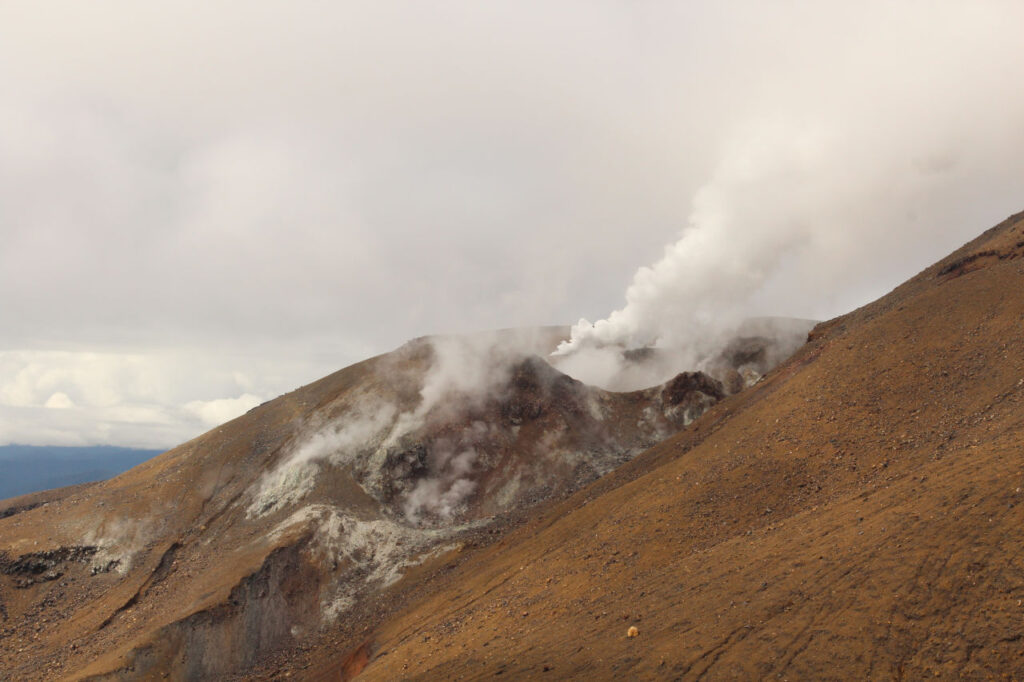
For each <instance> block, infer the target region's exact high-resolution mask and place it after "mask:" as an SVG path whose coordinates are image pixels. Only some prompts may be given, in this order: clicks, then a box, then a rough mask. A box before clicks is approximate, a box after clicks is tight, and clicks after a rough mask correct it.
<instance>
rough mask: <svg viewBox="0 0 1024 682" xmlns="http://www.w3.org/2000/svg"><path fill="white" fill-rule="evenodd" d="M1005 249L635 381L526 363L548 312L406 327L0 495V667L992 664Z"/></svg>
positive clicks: (301, 675) (999, 547)
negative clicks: (410, 334)
mask: <svg viewBox="0 0 1024 682" xmlns="http://www.w3.org/2000/svg"><path fill="white" fill-rule="evenodd" d="M1022 256H1024V214H1021V215H1018V216H1014V217H1012V218H1010V219H1008V220H1007V221H1005V222H1003V223H1002V224H1000V225H998V226H996V227H995V228H993V229H991V230H989V231H987V232H985V233H984V234H982V235H981V236H980V237H979V238H978V239H976V240H974V241H973V242H971V243H969V244H967V245H965V246H964V247H963V248H961V249H960V250H958V251H957V252H955V253H954V254H951V255H950V256H949V257H947V258H946V259H944V260H942V261H940V262H939V263H937V264H935V265H933V266H932V267H930V268H928V269H926V270H925V271H923V272H922V273H920V274H919V275H917V276H916V277H914V278H912V279H911V280H909V281H908V282H906V283H905V284H903V285H901V286H900V287H898V288H897V289H895V290H894V291H893V292H891V293H890V294H888V295H887V296H885V297H883V298H881V299H879V300H878V301H876V302H874V303H871V304H869V305H867V306H865V307H863V308H861V309H859V310H856V311H854V312H852V313H850V314H848V315H845V316H843V317H840V318H837V319H834V320H830V321H828V322H824V323H821V324H818V325H817V326H815V327H814V328H813V330H811V331H810V333H809V334H807V333H806V330H804V331H802V332H801V334H800V341H801V342H803V341H806V342H805V343H802V344H801V345H799V348H797V349H795V353H792V354H790V353H791V352H792V351H793V350H794V348H793V347H792V346H789V345H786V344H785V343H783V344H781V345H780V344H779V343H778V340H777V339H772V338H770V337H766V336H763V335H760V333H759V332H757V331H750V329H749V328H748V329H747V330H745V331H743V332H742V333H738V334H737V336H736V338H734V339H733V340H732V341H731V342H729V343H728V344H726V345H725V346H724V348H723V350H722V351H721V352H720V353H719V354H718V355H716V356H715V357H714V358H710V359H709V361H708V362H707V363H704V365H703V371H700V372H697V371H691V372H683V373H678V374H676V375H675V376H672V377H670V378H668V380H667V381H666V382H665V383H662V384H659V385H657V386H654V387H650V388H644V389H640V390H635V391H627V392H613V391H607V390H603V389H600V388H597V387H594V386H588V385H585V384H583V383H581V382H579V381H576V380H574V379H572V378H571V377H569V376H566V375H564V374H562V373H561V372H559V371H558V370H557V369H556V368H555V367H552V366H551V364H549V363H548V362H547V360H546V359H545V358H547V357H548V355H549V354H550V352H551V351H552V350H553V349H554V348H555V347H556V346H557V344H558V343H559V342H560V341H561V340H564V338H565V336H566V334H567V330H566V329H563V328H549V329H541V330H531V331H526V332H523V331H505V332H495V333H488V334H482V335H473V336H459V337H428V338H422V339H417V340H415V341H412V342H409V343H408V344H406V345H405V346H402V347H401V348H399V349H397V350H396V351H394V352H392V353H388V354H386V355H382V356H378V357H375V358H371V359H369V360H366V361H364V362H362V363H359V364H356V365H353V366H351V367H348V368H346V369H343V370H341V371H339V372H337V373H335V374H332V375H330V376H328V377H326V378H324V379H322V380H320V381H318V382H315V383H313V384H310V385H308V386H304V387H302V388H300V389H297V390H296V391H293V392H292V393H289V394H287V395H284V396H281V397H280V398H278V399H276V400H273V401H270V402H268V403H265V404H263V405H261V406H259V407H256V408H254V409H253V410H251V411H250V412H249V413H247V414H246V415H243V416H242V417H240V418H238V419H236V420H234V421H232V422H229V423H227V424H225V425H223V426H220V427H218V428H216V429H214V430H212V431H210V432H209V433H207V434H205V435H203V436H201V437H199V438H197V439H195V440H192V441H189V442H187V443H184V444H182V445H181V446H179V447H177V448H175V449H173V450H171V451H169V452H167V453H164V454H163V455H160V456H159V457H157V458H155V459H153V460H150V461H148V462H146V463H144V464H142V465H140V466H138V467H136V468H134V469H132V470H130V471H128V472H126V473H124V474H122V475H121V476H118V477H116V478H114V479H111V480H109V481H105V482H101V483H95V484H85V485H81V486H76V487H73V488H66V489H59V490H54V491H47V492H45V493H37V494H34V495H29V496H23V497H21V498H15V499H13V500H9V501H7V502H4V503H0V669H2V670H4V671H5V673H6V674H7V675H8V676H10V677H11V678H12V679H152V678H160V677H161V676H170V677H172V678H176V679H211V678H216V679H232V678H236V679H280V678H283V677H285V676H288V677H291V678H293V679H294V678H298V679H323V680H339V679H353V678H356V677H358V679H360V680H362V679H367V680H376V679H380V680H395V679H424V680H426V679H450V678H466V679H478V678H484V677H487V678H490V677H494V676H504V677H506V678H509V679H527V678H529V679H532V678H535V677H542V676H544V675H547V676H549V677H551V678H553V679H565V678H579V677H593V678H596V679H634V678H635V679H696V678H700V677H704V676H709V677H728V678H764V677H768V676H776V677H800V678H822V677H825V678H844V679H845V678H864V677H893V678H903V677H908V678H915V679H916V678H923V677H939V678H951V677H975V678H991V677H999V676H1003V675H1006V676H1009V677H1011V678H1014V677H1016V678H1019V677H1022V676H1024V643H1022V639H1021V638H1022V633H1024V607H1022V606H1021V599H1024V563H1022V559H1021V558H1020V552H1019V551H1018V548H1019V547H1020V546H1021V542H1022V540H1024V537H1022V534H1024V530H1022V528H1024V516H1022V509H1024V507H1022V502H1024V497H1022V495H1024V493H1021V489H1022V487H1024V455H1022V453H1024V438H1022V436H1021V434H1022V433H1024V430H1022V426H1024V407H1022V405H1024V402H1022V401H1024V294H1021V292H1022V290H1024V287H1022V284H1024V258H1022ZM787 343H788V342H787ZM623 352H624V354H625V355H624V357H625V359H626V360H627V361H628V362H632V363H653V364H657V363H660V362H662V361H663V360H664V358H665V354H663V353H662V352H661V350H660V349H657V348H654V349H623ZM778 363H781V364H778ZM659 371H661V369H659Z"/></svg>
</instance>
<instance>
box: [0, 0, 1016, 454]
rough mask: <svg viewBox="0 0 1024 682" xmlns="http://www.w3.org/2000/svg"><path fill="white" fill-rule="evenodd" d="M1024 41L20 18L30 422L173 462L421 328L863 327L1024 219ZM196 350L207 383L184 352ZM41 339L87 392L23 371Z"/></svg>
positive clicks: (225, 12) (330, 17)
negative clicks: (263, 404) (215, 415)
mask: <svg viewBox="0 0 1024 682" xmlns="http://www.w3.org/2000/svg"><path fill="white" fill-rule="evenodd" d="M1021 25H1024V8H1022V6H1021V5H1020V4H1019V3H1015V2H984V3H962V2H948V1H942V0H940V1H938V2H918V1H913V0H909V1H907V2H901V3H891V2H872V1H869V2H862V3H855V4H851V3H832V2H784V3H772V4H766V3H757V2H737V1H730V0H726V1H725V2H693V3H661V2H643V1H641V2H633V3H621V2H611V1H607V2H605V1H601V0H599V1H598V2H582V1H579V0H571V1H570V2H563V3H557V4H552V3H546V2H539V1H534V0H525V1H520V2H514V3H512V2H509V3H505V2H495V3H478V2H470V1H469V0H445V1H442V2H437V3H413V2H395V1H393V0H382V1H381V2H374V3H354V2H338V3H331V4H330V5H324V4H323V3H316V2H309V1H305V0H299V1H297V2H293V3H289V4H288V5H287V6H286V5H282V4H280V3H275V2H269V1H265V0H254V1H253V2H249V3H246V4H245V6H244V8H241V9H240V8H239V7H238V6H237V5H234V4H228V3H194V2H187V1H186V2H177V3H160V4H156V5H154V4H152V3H147V4H140V3H136V2H127V1H123V0H122V1H114V0H106V1H100V2H93V3H87V4H83V3H77V2H62V1H60V0H54V1H52V2H39V3H28V2H9V3H4V4H3V5H2V6H0V63H2V64H3V65H4V68H3V69H2V70H0V88H2V91H3V92H4V97H3V99H2V100H0V243H2V244H3V247H2V248H0V314H2V319H3V325H2V326H0V351H3V352H5V353H8V354H10V353H14V354H15V355H16V356H17V357H19V358H22V359H21V360H18V361H17V362H18V363H20V364H19V365H18V366H17V367H14V368H11V365H10V363H9V364H8V369H6V370H4V372H0V384H3V388H0V394H2V395H4V396H7V397H5V398H0V410H2V411H4V418H3V420H2V421H3V423H4V425H5V427H6V429H7V433H8V434H13V435H8V436H7V437H8V438H13V437H17V438H19V439H23V440H25V441H27V442H35V443H44V442H53V441H52V439H60V442H92V441H93V440H94V439H96V438H100V439H101V442H109V443H117V444H131V443H136V442H139V440H140V438H141V437H142V436H141V434H142V429H143V428H144V427H146V428H148V427H149V426H152V428H153V429H155V430H154V431H152V432H150V433H151V434H154V433H155V434H159V436H152V435H151V436H147V438H148V439H149V440H148V444H151V445H154V444H155V441H156V440H160V441H161V444H162V445H166V446H169V445H173V444H174V443H176V442H178V441H180V440H183V439H185V438H188V437H191V436H194V435H196V434H197V433H198V432H199V431H201V430H202V429H204V428H205V426H206V424H207V423H208V422H209V420H208V419H203V418H202V417H201V416H200V414H198V413H197V412H196V410H192V411H189V410H187V409H186V407H185V406H186V405H189V404H193V405H194V404H195V401H204V402H209V401H225V400H227V401H237V400H240V399H241V398H242V397H243V396H245V395H246V394H248V395H251V396H256V397H258V398H260V399H266V398H269V397H273V396H274V395H277V394H278V393H280V392H282V391H284V390H287V389H290V388H293V387H295V386H297V385H300V384H302V383H305V382H308V381H310V380H312V379H314V378H316V377H318V376H322V375H324V374H326V373H328V372H329V371H331V370H333V369H336V368H338V367H340V366H344V365H346V364H349V363H351V362H353V361H356V360H359V359H361V358H363V357H367V356H369V355H372V354H374V353H377V352H383V351H385V350H388V349H390V348H393V347H395V346H398V345H399V344H400V343H402V342H403V341H405V340H406V339H408V338H411V337H415V336H419V335H422V334H427V333H436V332H459V331H466V330H474V329H486V328H501V327H510V326H526V325H536V324H561V323H564V322H566V321H571V320H574V319H579V318H580V317H581V316H582V317H585V318H587V319H591V320H594V319H596V320H601V321H602V322H600V323H598V324H597V326H595V327H593V329H592V330H591V329H590V325H588V324H582V325H579V326H578V328H577V333H576V339H577V341H576V343H577V344H579V345H585V344H592V345H593V344H598V343H605V342H607V341H608V340H610V339H617V340H621V341H623V342H625V343H628V344H647V343H662V344H664V343H670V342H671V343H676V342H688V341H689V340H692V339H693V338H695V337H697V336H699V335H700V334H703V333H704V331H702V330H706V329H709V328H713V327H714V326H716V325H718V324H720V320H721V319H726V320H728V319H732V318H738V317H742V316H745V315H748V314H751V313H753V314H778V315H796V316H800V317H811V318H824V317H829V316H832V315H835V314H838V313H842V312H845V311H846V310H849V309H850V308H852V307H855V306H857V305H860V304H862V303H864V302H866V301H868V300H870V299H871V298H873V297H875V296H877V295H879V294H881V293H884V292H885V291H886V290H888V289H889V288H891V287H892V286H894V285H895V284H897V283H898V282H900V281H902V280H903V279H905V278H906V277H908V276H911V275H913V274H914V273H916V272H917V271H918V270H920V269H921V268H923V267H924V266H926V265H927V264H929V263H930V262H933V261H934V260H935V259H936V258H938V257H939V256H941V255H943V254H945V253H947V252H948V251H950V250H951V249H953V248H955V247H956V246H958V245H959V244H961V243H963V242H964V241H966V240H967V239H970V238H971V237H973V236H974V235H976V234H977V232H979V231H980V230H981V229H983V228H984V227H986V226H989V225H992V224H994V223H996V222H997V221H999V220H1001V219H1002V218H1003V217H1005V216H1006V215H1008V214H1010V213H1013V212H1016V211H1018V210H1020V209H1021V208H1024V206H1022V205H1021V204H1022V200H1021V197H1022V196H1024V192H1022V191H1021V190H1022V188H1021V178H1022V177H1024V157H1022V156H1021V155H1020V154H1019V153H1017V150H1018V149H1019V148H1021V143H1022V142H1024V139H1022V137H1024V132H1022V128H1021V126H1019V124H1018V122H1019V121H1020V120H1024V90H1022V89H1021V88H1020V87H1019V84H1020V83H1021V82H1024V45H1022V43H1021V41H1020V40H1019V34H1018V30H1017V27H1019V26H1021ZM666 244H669V245H670V246H669V247H668V249H667V250H664V249H665V246H664V245H666ZM645 263H646V264H650V265H648V266H647V267H646V268H643V269H641V270H639V271H637V268H638V267H639V266H640V265H641V264H645ZM631 281H632V284H629V283H630V282H631ZM624 290H625V291H626V294H625V297H624V296H623V291H624ZM611 311H617V312H611ZM167 349H171V351H168V350H167ZM182 349H187V355H188V356H189V357H190V358H191V359H192V360H193V361H195V362H196V363H197V364H198V365H200V366H203V367H213V366H217V367H218V368H219V369H218V371H217V372H214V373H213V375H212V376H213V377H214V378H212V379H211V378H209V377H210V375H208V374H207V373H205V372H201V371H191V370H190V371H184V372H181V373H180V374H176V373H172V372H169V371H167V368H168V367H169V363H170V361H168V360H167V355H168V353H171V354H173V353H175V352H177V353H181V354H185V353H186V351H183V350H182ZM50 353H68V354H71V355H72V356H73V357H74V365H75V366H74V368H69V367H70V366H69V365H68V364H67V363H68V362H71V360H67V361H60V362H57V363H56V364H55V365H53V367H55V368H56V369H57V370H58V371H61V372H65V371H68V372H71V373H72V374H75V375H76V376H80V377H81V381H83V382H86V383H87V384H88V386H86V387H85V388H81V389H76V388H73V387H71V386H65V385H63V384H62V385H60V386H58V385H56V384H55V383H54V382H53V381H51V380H50V379H47V378H46V376H45V375H46V371H45V370H40V371H38V372H37V373H35V374H32V372H29V374H26V375H25V377H28V376H30V375H31V376H34V377H35V378H34V379H32V380H33V381H35V382H37V383H36V384H34V385H32V386H30V387H29V388H28V389H24V387H23V386H22V384H21V383H19V382H23V381H29V379H28V378H25V377H22V378H19V376H20V375H21V373H22V371H23V370H25V369H26V368H28V367H29V366H30V365H36V364H39V358H41V357H44V355H39V354H50ZM26 354H28V355H31V357H32V358H34V359H33V360H25V359H24V358H25V357H28V356H27V355H26ZM33 354H34V355H33ZM96 354H99V355H103V356H124V357H132V358H137V359H139V362H140V363H141V366H142V367H143V368H142V369H140V370H139V372H140V376H143V377H146V379H144V381H143V383H144V384H145V385H144V386H143V387H142V388H140V387H139V385H138V383H137V382H138V381H139V377H138V376H135V375H131V374H130V373H129V374H127V375H126V374H124V373H118V372H114V373H113V374H111V375H104V376H99V375H98V374H96V373H95V372H93V370H94V369H95V368H96V367H99V366H103V363H100V364H99V365H97V364H96V363H95V362H94V360H93V359H91V357H92V356H93V355H96ZM45 357H48V358H49V357H52V356H49V355H46V356H45ZM46 362H50V360H46ZM62 363H63V364H62ZM170 364H173V363H170ZM34 371H35V370H33V372H34ZM222 372H223V373H225V374H227V375H228V376H230V375H232V374H233V373H235V372H237V373H240V374H244V375H246V376H247V377H249V380H250V381H249V383H248V385H244V386H243V385H241V384H231V385H227V384H224V383H223V382H222V380H221V379H220V378H219V377H220V376H222V374H221V373H222ZM12 386H13V387H12ZM18 386H22V388H18ZM83 386H85V384H83ZM19 390H29V391H30V393H31V396H32V397H31V400H29V401H26V400H24V399H22V398H19V397H18V396H17V395H16V393H17V391H19ZM108 390H109V391H113V392H114V393H116V394H117V395H118V396H119V397H118V398H117V399H116V400H115V399H112V398H109V396H108V397H104V398H103V399H102V400H101V399H100V398H95V399H88V398H86V397H83V395H81V394H82V393H85V394H88V395H90V396H98V395H101V394H103V392H104V391H108ZM57 393H63V394H64V396H66V397H67V399H68V400H67V401H64V400H63V399H62V398H61V397H59V396H58V397H54V396H55V395H56V394H57ZM12 396H13V397H12ZM154 396H155V397H154ZM51 398H52V402H51V407H52V408H53V409H48V408H45V405H46V403H47V402H50V401H51ZM69 403H70V404H71V406H69ZM114 404H121V405H123V406H124V408H125V410H128V411H131V412H133V415H134V416H133V415H132V414H121V415H116V414H112V413H111V412H110V410H111V409H112V408H111V407H110V406H111V405H114ZM217 404H221V405H227V404H229V403H217ZM61 406H63V407H62V408H61ZM197 409H198V408H197ZM26 410H28V412H25V411H26ZM97 410H99V412H97ZM148 410H155V411H156V413H157V414H153V413H150V412H148ZM12 411H13V412H12ZM199 412H202V410H199ZM15 413H16V414H15ZM158 415H160V416H158ZM168 415H172V416H171V417H168ZM173 415H178V416H173ZM182 415H183V416H182ZM207 415H208V416H212V410H207ZM94 418H96V419H97V420H98V421H99V422H101V423H106V424H109V425H110V428H109V429H107V430H106V432H105V433H106V435H104V432H103V431H100V430H99V429H98V427H96V426H95V425H92V424H93V421H94ZM11 424H13V425H11ZM2 439H3V434H0V440H2Z"/></svg>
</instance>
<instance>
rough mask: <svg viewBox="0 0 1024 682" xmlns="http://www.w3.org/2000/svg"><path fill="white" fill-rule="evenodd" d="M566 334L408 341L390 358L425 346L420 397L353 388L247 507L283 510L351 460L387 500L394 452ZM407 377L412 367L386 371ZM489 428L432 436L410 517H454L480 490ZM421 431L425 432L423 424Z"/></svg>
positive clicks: (498, 385)
mask: <svg viewBox="0 0 1024 682" xmlns="http://www.w3.org/2000/svg"><path fill="white" fill-rule="evenodd" d="M560 337H561V333H560V330H558V329H555V328H550V329H538V330H505V331H499V332H483V333H478V334H472V335H462V336H440V337H430V338H426V339H422V340H419V341H414V342H411V343H410V344H408V345H407V346H406V347H404V348H403V349H400V350H398V351H396V353H395V356H394V357H391V358H388V359H386V360H385V362H396V363H402V362H403V361H409V358H408V357H407V355H410V354H415V353H416V352H417V348H419V347H420V344H426V347H427V353H428V357H427V359H426V362H428V363H429V364H428V365H427V367H426V368H425V371H424V372H423V375H422V380H421V384H420V388H419V391H418V394H417V399H416V400H415V402H414V403H413V404H405V403H404V402H403V399H402V398H401V397H400V396H399V395H397V394H395V395H389V394H388V393H386V391H384V390H383V389H382V387H381V386H379V385H378V386H377V387H376V391H375V392H373V393H370V392H366V393H364V392H354V393H353V394H352V395H350V396H347V398H346V401H347V405H346V406H345V407H344V408H343V409H342V410H341V412H340V413H339V414H337V415H335V416H333V417H332V418H331V419H330V421H329V422H328V423H326V424H323V423H317V422H316V421H315V419H316V418H314V421H313V423H311V424H310V426H309V427H308V428H307V430H306V432H305V433H304V434H303V435H302V436H301V437H300V438H299V439H298V440H297V441H296V445H295V446H294V447H293V448H292V449H291V450H290V451H289V453H288V454H287V455H286V456H285V458H284V459H283V460H282V463H281V464H279V465H278V466H277V467H275V468H274V469H273V470H272V471H270V472H269V473H268V474H265V475H264V476H263V477H262V478H261V480H260V483H259V488H258V490H257V491H255V494H254V496H253V501H252V502H251V504H250V506H249V508H248V514H249V516H250V517H252V516H262V515H265V514H269V513H271V512H274V511H277V510H280V509H283V508H286V507H287V506H289V505H292V504H294V503H296V502H298V501H299V500H301V499H303V498H305V497H306V496H307V495H308V494H309V493H311V492H312V491H313V490H314V489H315V487H316V485H317V482H318V477H319V475H320V473H321V467H322V466H324V465H329V466H335V467H344V468H347V469H348V470H349V471H351V472H352V473H353V474H354V476H355V478H356V480H357V481H358V482H359V484H360V485H361V486H362V487H363V488H364V489H365V490H366V491H367V492H368V493H369V494H370V495H371V496H373V497H376V498H377V499H381V497H382V492H381V491H382V490H383V489H384V488H385V487H386V486H387V485H388V483H389V482H388V481H387V477H388V476H389V471H388V466H387V460H388V457H389V455H393V454H394V453H396V452H399V451H400V450H401V449H402V448H403V447H405V446H407V445H409V443H407V442H406V437H407V436H409V435H410V434H413V433H417V432H421V430H422V429H424V428H425V427H427V426H428V424H430V423H438V422H443V421H444V420H445V419H446V418H447V417H449V416H453V417H460V418H461V417H462V416H463V415H465V414H467V413H471V412H472V411H473V410H474V409H476V408H478V407H481V406H482V405H483V404H484V403H485V402H486V401H487V400H488V399H489V398H493V397H495V396H497V395H499V394H500V392H501V391H502V390H503V389H504V387H505V386H506V385H507V383H508V379H509V375H510V372H511V369H512V366H513V363H514V362H515V360H517V359H519V358H522V357H524V355H525V354H530V353H533V354H545V353H548V352H550V351H551V349H552V348H553V346H554V344H555V343H556V342H557V341H558V339H559V338H560ZM389 371H390V372H394V373H395V375H396V376H398V375H401V374H402V373H404V372H407V371H409V370H408V369H402V368H400V367H395V368H394V369H392V370H384V374H387V373H388V372H389ZM491 429H492V426H488V425H487V424H484V423H482V422H478V421H477V422H472V423H470V424H469V425H467V426H464V427H460V428H458V429H454V430H448V431H446V432H445V433H444V434H440V435H437V434H435V436H434V437H433V438H432V446H431V450H430V453H429V457H427V458H426V459H425V461H424V462H423V463H422V464H423V465H425V466H426V472H425V474H424V475H423V476H422V477H420V478H419V479H418V480H417V481H416V482H415V484H414V485H413V487H412V488H411V489H410V490H407V491H406V492H405V493H404V495H403V498H402V502H401V505H400V506H401V509H402V512H403V515H404V517H405V519H406V520H407V521H409V522H411V523H413V524H420V523H421V522H422V521H423V520H424V519H425V517H427V516H429V517H435V518H440V519H443V520H448V519H451V518H453V517H454V516H455V515H456V514H457V513H458V511H459V510H460V509H461V508H462V505H463V504H464V502H465V500H466V499H467V498H468V497H469V495H471V494H472V493H473V492H474V491H475V490H476V483H475V481H474V480H473V477H472V475H473V473H474V472H475V470H476V467H477V466H478V461H477V460H478V457H479V454H478V450H477V448H476V447H475V446H476V445H478V444H480V443H483V442H485V441H486V439H487V438H489V437H491V436H492V434H491ZM421 435H422V432H421Z"/></svg>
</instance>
